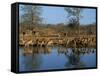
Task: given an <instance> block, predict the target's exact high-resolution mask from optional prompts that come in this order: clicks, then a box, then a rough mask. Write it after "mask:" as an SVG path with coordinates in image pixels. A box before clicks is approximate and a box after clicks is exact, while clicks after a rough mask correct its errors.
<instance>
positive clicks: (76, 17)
mask: <svg viewBox="0 0 100 76" xmlns="http://www.w3.org/2000/svg"><path fill="white" fill-rule="evenodd" d="M64 9H65V11H66V12H67V14H68V18H69V23H71V22H72V23H75V24H77V28H78V34H79V32H80V31H79V26H80V18H81V17H82V16H81V12H82V11H83V8H74V7H71V8H70V7H65V8H64Z"/></svg>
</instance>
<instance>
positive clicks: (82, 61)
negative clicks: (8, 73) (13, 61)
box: [19, 46, 96, 71]
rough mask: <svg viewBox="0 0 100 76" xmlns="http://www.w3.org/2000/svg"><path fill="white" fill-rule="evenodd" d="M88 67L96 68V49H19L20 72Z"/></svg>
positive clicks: (60, 47)
mask: <svg viewBox="0 0 100 76" xmlns="http://www.w3.org/2000/svg"><path fill="white" fill-rule="evenodd" d="M77 50H78V51H77ZM89 67H96V49H94V48H80V49H76V50H75V49H71V48H65V47H62V46H59V47H57V46H55V47H20V48H19V70H20V71H34V70H35V71H36V70H52V69H70V68H71V69H72V68H89Z"/></svg>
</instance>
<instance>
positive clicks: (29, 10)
mask: <svg viewBox="0 0 100 76" xmlns="http://www.w3.org/2000/svg"><path fill="white" fill-rule="evenodd" d="M20 8H21V11H22V15H21V21H22V22H23V23H24V24H26V25H29V26H30V27H31V26H34V25H36V24H39V23H40V22H41V20H42V19H41V17H40V14H41V7H39V6H35V5H34V6H33V5H23V6H21V7H20Z"/></svg>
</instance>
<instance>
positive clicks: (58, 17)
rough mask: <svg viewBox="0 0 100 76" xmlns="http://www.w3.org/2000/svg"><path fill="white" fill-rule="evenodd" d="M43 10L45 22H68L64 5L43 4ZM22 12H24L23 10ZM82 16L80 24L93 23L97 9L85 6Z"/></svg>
mask: <svg viewBox="0 0 100 76" xmlns="http://www.w3.org/2000/svg"><path fill="white" fill-rule="evenodd" d="M41 7H42V12H41V17H42V18H43V23H47V24H59V23H67V21H68V19H67V13H66V11H65V10H64V8H63V7H54V6H41ZM21 13H22V12H21ZM82 16H83V17H82V18H81V19H80V24H91V23H94V22H96V10H95V9H91V8H85V9H84V11H83V12H82Z"/></svg>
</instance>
